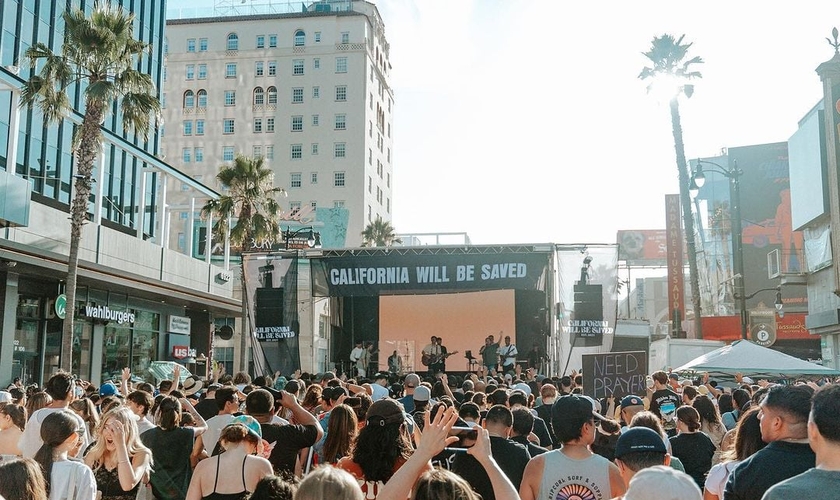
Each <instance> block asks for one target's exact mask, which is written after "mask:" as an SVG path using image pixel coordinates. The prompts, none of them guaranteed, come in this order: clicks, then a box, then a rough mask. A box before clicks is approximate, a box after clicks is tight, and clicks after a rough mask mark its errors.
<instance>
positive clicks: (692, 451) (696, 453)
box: [670, 432, 715, 490]
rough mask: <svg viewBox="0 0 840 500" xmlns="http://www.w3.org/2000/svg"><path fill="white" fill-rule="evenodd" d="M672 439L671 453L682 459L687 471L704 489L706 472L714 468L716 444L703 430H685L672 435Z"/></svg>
mask: <svg viewBox="0 0 840 500" xmlns="http://www.w3.org/2000/svg"><path fill="white" fill-rule="evenodd" d="M670 441H671V454H672V455H673V456H675V457H677V458H679V459H680V462H682V464H683V467H685V473H686V474H688V475H689V476H691V477H692V479H694V482H695V483H697V486H699V487H700V489H701V490H702V489H703V485H704V484H705V482H706V474H707V473H708V472H709V469H711V468H712V456H713V455H714V454H715V444H714V443H713V442H712V440H711V439H710V438H709V436H707V435H706V434H705V433H703V432H688V433H686V432H684V433H682V434H678V435H676V436H674V437H672V438H671V439H670Z"/></svg>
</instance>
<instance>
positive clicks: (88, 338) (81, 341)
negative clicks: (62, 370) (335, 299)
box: [73, 321, 93, 380]
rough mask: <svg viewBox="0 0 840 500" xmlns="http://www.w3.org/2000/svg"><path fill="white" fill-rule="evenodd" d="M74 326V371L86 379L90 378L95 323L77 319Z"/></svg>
mask: <svg viewBox="0 0 840 500" xmlns="http://www.w3.org/2000/svg"><path fill="white" fill-rule="evenodd" d="M73 326H74V327H75V334H74V335H73V373H74V374H76V375H78V376H79V377H81V378H82V379H84V380H90V369H91V367H92V365H91V352H92V351H93V345H92V341H93V324H91V323H88V322H84V321H76V322H74V325H73Z"/></svg>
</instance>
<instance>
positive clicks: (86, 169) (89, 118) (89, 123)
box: [61, 99, 105, 372]
mask: <svg viewBox="0 0 840 500" xmlns="http://www.w3.org/2000/svg"><path fill="white" fill-rule="evenodd" d="M86 105H87V111H86V113H85V118H84V121H83V122H82V125H81V129H80V130H79V134H80V135H79V143H78V144H79V145H78V148H77V150H76V183H75V191H76V192H75V194H74V196H73V205H72V206H71V208H70V252H69V257H68V260H67V289H66V291H65V295H66V296H67V308H66V316H65V317H64V329H63V332H62V335H61V369H62V370H66V371H68V372H69V371H71V370H72V368H73V335H74V327H75V325H74V323H75V319H76V283H77V282H78V274H79V244H80V243H81V240H82V227H83V226H84V224H85V222H87V212H88V200H89V199H90V191H91V183H92V181H91V176H92V174H93V165H94V162H95V161H96V155H97V153H98V152H99V145H100V140H101V136H102V132H101V130H100V128H99V125H100V124H101V123H102V117H103V113H104V110H105V106H104V105H103V104H102V103H99V102H96V101H91V100H90V99H88V100H87V103H86Z"/></svg>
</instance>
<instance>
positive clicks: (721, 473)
mask: <svg viewBox="0 0 840 500" xmlns="http://www.w3.org/2000/svg"><path fill="white" fill-rule="evenodd" d="M758 411H759V409H758V407H755V408H750V409H749V410H747V411H746V412H744V414H743V415H741V418H740V419H739V420H738V426H737V427H735V446H734V447H733V448H732V449H731V450H729V451H727V452H724V453H723V454H722V455H721V460H722V461H721V463H719V464H717V465H715V466H714V467H712V469H711V470H710V471H709V475H708V476H706V482H705V488H704V489H703V500H721V499H722V498H723V488H724V486H726V481H727V480H728V479H729V474H730V473H731V472H732V471H733V470H734V469H735V467H737V466H738V464H740V463H741V462H742V461H744V460H746V459H747V458H749V457H750V456H752V455H753V454H754V453H755V452H757V451H758V450H760V449H762V448H764V447H765V446H767V443H765V442H764V441H762V440H761V423H760V421H759V420H758Z"/></svg>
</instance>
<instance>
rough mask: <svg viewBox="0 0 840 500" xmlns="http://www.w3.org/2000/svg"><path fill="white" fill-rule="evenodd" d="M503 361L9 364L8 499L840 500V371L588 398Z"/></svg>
mask: <svg viewBox="0 0 840 500" xmlns="http://www.w3.org/2000/svg"><path fill="white" fill-rule="evenodd" d="M488 342H489V344H488V345H493V344H492V339H488ZM509 351H510V349H508V352H507V353H506V354H510V352H509ZM500 364H501V365H502V366H506V367H507V368H510V369H509V370H505V369H504V368H502V369H501V370H500V371H499V372H498V373H497V372H496V371H495V369H492V370H491V371H490V372H488V370H486V369H485V368H486V367H485V368H482V369H480V370H478V371H477V372H475V373H469V374H467V375H466V376H464V377H457V376H454V375H450V376H447V374H445V373H431V374H422V375H421V374H417V373H409V374H407V375H405V376H404V377H402V376H397V375H395V374H393V373H387V372H383V373H376V374H375V375H373V376H371V377H358V378H355V379H347V378H346V377H345V376H336V374H335V373H333V372H327V373H322V374H305V373H303V374H302V373H299V372H297V373H295V374H291V376H289V377H285V376H281V375H280V374H274V375H273V376H260V377H256V378H255V379H253V380H252V379H251V378H250V377H249V376H248V375H247V374H246V373H237V374H236V375H234V376H232V377H231V376H229V375H225V374H224V372H223V370H214V372H213V374H212V376H211V377H210V378H209V379H208V380H202V379H199V378H197V377H194V376H191V377H186V378H183V379H182V377H181V374H180V372H179V369H178V368H176V369H175V370H174V373H173V375H172V379H171V380H164V381H161V382H160V383H158V384H157V385H153V384H151V383H148V382H139V383H138V382H134V381H133V380H135V379H134V377H132V374H131V373H130V372H129V370H128V369H126V370H124V371H123V373H122V377H121V380H119V381H116V382H107V383H104V384H102V385H101V386H99V387H94V386H93V385H92V384H90V383H88V382H86V381H82V380H78V379H76V378H75V377H73V376H72V375H70V374H68V373H65V372H58V373H56V374H54V375H53V376H52V377H51V378H50V379H49V380H48V381H47V382H46V383H45V384H44V387H43V388H40V387H37V386H28V387H25V386H23V385H22V384H21V383H20V381H17V380H16V381H15V383H13V384H12V385H11V386H10V387H9V388H8V389H7V390H6V391H0V498H4V499H7V500H17V499H22V500H42V499H47V498H48V499H50V500H64V499H67V500H76V499H79V500H82V499H84V500H95V499H101V500H108V499H117V500H135V499H159V500H170V499H172V500H174V499H188V500H199V499H205V498H206V499H236V500H239V499H242V500H246V499H252V500H260V499H289V500H300V499H303V500H310V499H313V500H314V499H324V498H330V499H335V500H344V499H346V500H363V499H364V500H373V499H381V500H404V499H407V498H411V499H419V500H424V499H429V500H431V499H434V500H438V499H443V500H446V499H467V500H475V499H483V500H493V499H499V500H512V499H522V500H549V499H550V500H557V499H569V498H579V499H592V500H599V499H601V500H606V499H616V498H623V499H625V500H642V499H644V500H659V499H661V500H672V499H673V500H700V499H703V500H715V499H717V500H748V499H749V500H762V499H765V500H779V499H789V498H796V497H797V495H798V494H804V493H806V491H807V493H808V495H809V496H810V498H812V499H814V500H821V499H823V498H826V499H828V498H836V497H837V493H836V492H837V491H838V488H837V487H836V486H837V485H840V385H838V384H835V383H829V382H828V381H825V382H824V383H821V384H816V383H814V382H798V383H771V382H768V381H766V380H759V381H757V382H755V383H753V381H752V380H750V379H749V378H747V377H741V376H740V375H739V376H737V377H736V381H737V386H736V387H735V388H733V389H725V388H724V387H722V386H721V385H720V384H717V383H716V382H715V381H713V380H709V378H708V376H704V377H701V378H699V379H696V380H687V379H681V378H680V376H679V375H677V374H675V373H671V374H668V373H665V372H663V371H658V372H655V373H653V374H652V375H651V377H650V379H651V383H650V384H649V389H648V392H647V394H644V395H641V394H640V395H633V394H631V395H626V396H624V397H622V398H620V399H616V398H605V399H603V400H595V399H592V398H590V397H588V396H586V395H584V393H585V392H586V391H585V390H584V386H583V384H582V382H583V377H582V376H581V375H580V374H578V373H576V372H574V373H572V374H571V375H570V376H563V377H545V376H542V375H538V374H536V372H535V371H534V370H531V369H528V370H526V371H525V372H524V373H523V372H522V371H521V369H520V368H518V367H516V366H515V364H512V363H508V365H509V366H507V365H505V363H504V361H502V363H500Z"/></svg>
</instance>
